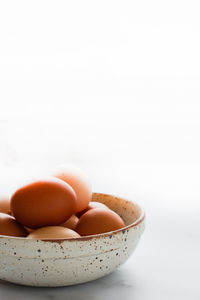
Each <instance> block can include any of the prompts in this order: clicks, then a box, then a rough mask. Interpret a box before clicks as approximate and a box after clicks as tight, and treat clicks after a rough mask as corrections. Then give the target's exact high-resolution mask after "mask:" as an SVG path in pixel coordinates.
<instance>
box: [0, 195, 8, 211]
mask: <svg viewBox="0 0 200 300" xmlns="http://www.w3.org/2000/svg"><path fill="white" fill-rule="evenodd" d="M0 212H2V213H5V214H9V213H10V198H9V197H8V196H6V195H0Z"/></svg>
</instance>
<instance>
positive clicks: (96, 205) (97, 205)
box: [76, 201, 109, 218]
mask: <svg viewBox="0 0 200 300" xmlns="http://www.w3.org/2000/svg"><path fill="white" fill-rule="evenodd" d="M93 208H104V209H109V208H108V207H107V206H106V205H105V204H103V203H100V202H95V201H92V202H90V203H89V204H88V206H87V207H86V208H85V209H84V210H82V211H80V212H78V213H77V214H76V215H77V217H78V218H80V217H81V216H82V215H83V214H84V213H86V212H87V211H88V210H90V209H93Z"/></svg>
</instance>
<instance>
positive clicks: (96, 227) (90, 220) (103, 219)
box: [76, 208, 125, 236]
mask: <svg viewBox="0 0 200 300" xmlns="http://www.w3.org/2000/svg"><path fill="white" fill-rule="evenodd" d="M123 227H125V224H124V221H123V220H122V219H121V218H120V216H119V215H118V214H116V213H115V212H114V211H112V210H110V209H102V208H99V209H90V210H89V211H87V212H86V213H85V214H84V215H82V216H81V218H80V220H79V222H78V224H77V226H76V232H78V233H79V234H80V235H82V236H87V235H93V234H99V233H105V232H110V231H114V230H117V229H121V228H123Z"/></svg>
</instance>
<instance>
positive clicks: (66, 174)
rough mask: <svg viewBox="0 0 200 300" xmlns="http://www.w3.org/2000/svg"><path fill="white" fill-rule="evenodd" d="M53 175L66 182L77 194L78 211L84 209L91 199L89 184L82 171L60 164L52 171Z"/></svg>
mask: <svg viewBox="0 0 200 300" xmlns="http://www.w3.org/2000/svg"><path fill="white" fill-rule="evenodd" d="M53 176H55V177H57V178H60V179H62V180H63V181H65V182H67V183H68V184H69V185H71V187H72V188H73V189H74V191H75V193H76V195H77V200H78V201H77V209H76V211H77V212H79V211H81V210H83V209H85V208H86V207H87V206H88V204H89V202H90V201H91V200H92V189H91V185H90V183H89V182H88V180H87V179H86V177H85V176H84V175H83V174H82V172H81V171H80V170H79V169H77V168H75V167H72V166H69V165H61V166H59V167H58V168H57V170H55V171H54V173H53Z"/></svg>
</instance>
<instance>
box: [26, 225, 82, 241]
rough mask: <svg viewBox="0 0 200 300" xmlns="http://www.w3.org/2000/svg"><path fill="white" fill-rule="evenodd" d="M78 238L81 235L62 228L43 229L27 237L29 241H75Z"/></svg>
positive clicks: (48, 227)
mask: <svg viewBox="0 0 200 300" xmlns="http://www.w3.org/2000/svg"><path fill="white" fill-rule="evenodd" d="M78 237H80V235H79V234H78V233H77V232H75V231H73V230H71V229H69V228H65V227H62V226H47V227H42V228H39V229H37V230H34V231H33V232H31V233H30V234H29V235H28V236H27V238H29V239H73V238H78Z"/></svg>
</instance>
